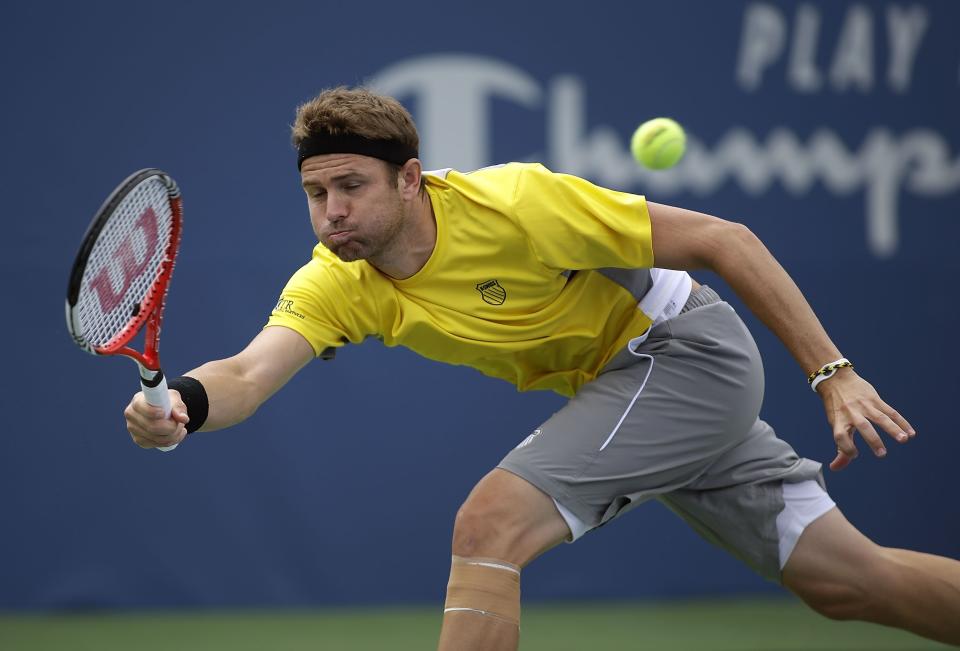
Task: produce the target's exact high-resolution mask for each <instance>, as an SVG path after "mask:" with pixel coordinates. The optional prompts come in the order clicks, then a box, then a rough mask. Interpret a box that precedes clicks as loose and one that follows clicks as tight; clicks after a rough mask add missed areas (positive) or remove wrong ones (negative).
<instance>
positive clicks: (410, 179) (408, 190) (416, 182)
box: [397, 158, 423, 199]
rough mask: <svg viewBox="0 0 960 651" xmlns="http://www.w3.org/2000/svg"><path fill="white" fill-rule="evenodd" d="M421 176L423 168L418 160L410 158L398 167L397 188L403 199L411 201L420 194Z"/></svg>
mask: <svg viewBox="0 0 960 651" xmlns="http://www.w3.org/2000/svg"><path fill="white" fill-rule="evenodd" d="M422 175H423V166H422V165H421V164H420V159H418V158H411V159H410V160H408V161H407V162H406V163H404V164H403V165H401V166H400V174H399V178H398V180H397V187H398V189H399V190H400V194H401V196H403V198H404V199H413V198H414V197H416V196H417V195H418V194H419V193H420V177H421V176H422Z"/></svg>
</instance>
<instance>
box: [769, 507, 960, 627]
mask: <svg viewBox="0 0 960 651" xmlns="http://www.w3.org/2000/svg"><path fill="white" fill-rule="evenodd" d="M783 584H784V585H785V586H786V587H787V588H789V589H790V590H791V591H792V592H794V593H795V594H796V595H797V596H799V597H800V598H801V599H803V600H804V601H805V602H806V603H807V604H808V605H809V606H810V607H812V608H813V609H814V610H816V611H817V612H819V613H821V614H822V615H825V616H827V617H830V618H831V619H841V620H845V619H859V620H864V621H868V622H874V623H877V624H884V625H886V626H895V627H897V628H902V629H906V630H908V631H912V632H914V633H916V634H917V635H922V636H924V637H928V638H931V639H934V640H938V641H940V642H946V643H947V644H956V645H960V562H958V561H955V560H951V559H948V558H943V557H941V556H933V555H931V554H921V553H918V552H912V551H907V550H903V549H890V548H886V547H880V546H878V545H876V544H874V543H873V542H871V541H870V540H869V539H868V538H867V537H866V536H864V535H863V534H861V533H860V532H859V531H857V530H856V529H855V528H854V527H853V525H851V524H850V523H849V522H848V521H847V519H846V518H844V517H843V514H842V513H840V511H839V510H838V509H832V510H831V511H829V512H827V513H826V514H825V515H823V516H821V517H820V518H819V519H817V520H815V521H814V522H812V523H811V524H810V525H808V526H807V528H806V529H805V530H804V532H803V534H801V536H800V539H799V540H798V542H797V545H796V547H795V548H794V550H793V553H792V554H791V555H790V558H789V560H788V561H787V564H786V566H785V567H784V568H783Z"/></svg>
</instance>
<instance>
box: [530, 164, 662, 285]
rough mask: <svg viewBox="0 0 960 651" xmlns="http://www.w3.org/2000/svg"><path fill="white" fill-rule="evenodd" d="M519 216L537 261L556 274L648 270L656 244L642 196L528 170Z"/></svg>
mask: <svg viewBox="0 0 960 651" xmlns="http://www.w3.org/2000/svg"><path fill="white" fill-rule="evenodd" d="M514 206H515V214H516V217H517V220H518V222H519V224H520V227H521V228H523V229H524V230H525V231H526V233H527V236H528V237H529V240H530V246H531V248H532V249H533V251H534V254H535V255H536V256H537V258H538V259H539V260H540V261H541V262H542V263H543V264H545V265H547V266H550V267H554V268H557V269H573V270H577V269H599V268H604V267H618V268H649V267H652V266H653V243H652V236H651V229H650V215H649V213H648V212H647V202H646V199H645V198H644V197H642V196H639V195H635V194H628V193H625V192H617V191H615V190H609V189H607V188H601V187H598V186H596V185H593V184H592V183H590V182H589V181H586V180H584V179H581V178H578V177H575V176H570V175H567V174H556V173H554V172H551V171H549V170H548V169H546V168H545V167H543V166H542V165H525V166H524V167H523V170H522V171H521V173H520V175H519V178H518V181H517V187H516V190H515V196H514Z"/></svg>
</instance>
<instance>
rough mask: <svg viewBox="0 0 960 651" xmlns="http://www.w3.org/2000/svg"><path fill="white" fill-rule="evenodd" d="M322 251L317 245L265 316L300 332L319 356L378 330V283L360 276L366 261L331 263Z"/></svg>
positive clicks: (270, 321) (360, 339)
mask: <svg viewBox="0 0 960 651" xmlns="http://www.w3.org/2000/svg"><path fill="white" fill-rule="evenodd" d="M318 246H321V245H318ZM324 257H325V256H324V253H323V252H321V251H315V252H314V256H313V258H312V259H311V260H310V262H308V263H307V264H305V265H304V266H303V267H301V268H300V269H299V270H297V272H296V273H294V274H293V276H292V277H291V278H290V280H289V281H288V282H287V285H286V287H284V289H283V292H282V293H281V294H280V299H279V300H278V301H277V305H276V307H274V309H273V312H271V314H270V318H269V320H268V321H267V327H270V326H277V325H279V326H285V327H287V328H290V329H291V330H294V331H296V332H298V333H299V334H301V335H303V337H304V338H305V339H306V340H307V341H308V342H310V345H311V346H312V347H313V350H314V354H316V355H317V356H319V355H320V354H321V353H323V351H325V350H327V349H328V348H330V347H334V348H336V347H340V346H343V345H344V344H345V343H348V342H349V343H360V342H361V341H363V340H364V339H365V338H366V337H368V336H370V335H375V334H376V333H377V330H378V328H377V323H378V311H377V300H376V297H375V296H374V294H375V293H376V292H375V290H376V289H377V286H378V284H382V283H376V282H374V283H367V282H363V281H362V280H361V276H362V275H364V273H366V272H368V269H366V268H364V267H365V266H366V265H365V263H361V262H358V263H350V264H348V265H330V264H327V263H326V261H325V259H324Z"/></svg>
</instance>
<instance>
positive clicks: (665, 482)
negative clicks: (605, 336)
mask: <svg viewBox="0 0 960 651" xmlns="http://www.w3.org/2000/svg"><path fill="white" fill-rule="evenodd" d="M763 385H764V380H763V366H762V363H761V360H760V353H759V351H758V350H757V346H756V344H755V343H754V341H753V337H751V335H750V333H749V332H748V331H747V327H746V325H744V323H743V321H741V320H740V318H739V317H738V316H737V314H736V312H735V311H734V310H733V308H732V307H730V305H728V304H727V303H725V302H723V301H721V300H720V297H719V296H717V294H716V292H714V291H713V290H712V289H710V288H709V287H706V286H704V287H700V288H699V289H697V290H695V291H694V292H693V293H692V294H691V296H690V298H689V299H688V301H687V304H686V306H685V307H684V309H683V311H682V312H681V313H680V314H678V315H677V316H676V317H674V318H673V319H670V320H669V321H666V322H663V323H660V324H658V325H656V326H654V327H653V328H652V329H651V330H650V334H649V337H648V338H647V339H646V340H645V341H643V342H642V343H640V344H639V345H636V346H634V345H631V346H630V347H628V348H626V349H624V350H623V351H621V352H620V353H619V354H618V355H617V356H616V357H615V358H614V359H613V360H612V361H611V362H610V363H609V364H608V365H607V366H606V367H605V368H604V370H603V372H602V373H601V374H600V375H599V376H598V377H597V378H596V379H595V380H594V381H593V382H590V383H588V384H586V385H584V386H583V387H582V388H581V389H580V391H579V392H578V393H577V395H576V396H575V397H573V398H572V399H571V400H570V401H569V402H568V403H567V404H566V405H565V406H564V407H563V408H562V409H560V410H559V411H558V412H557V413H555V414H554V415H553V416H551V417H550V419H549V420H547V421H546V422H545V423H543V424H542V425H541V426H540V427H539V428H537V429H536V430H535V431H534V433H533V434H531V435H530V436H528V437H527V438H526V439H524V440H523V441H522V442H521V443H520V445H519V446H517V447H516V448H515V449H514V450H512V451H511V452H510V453H509V454H507V456H506V457H504V459H503V460H502V461H501V462H500V464H499V467H500V468H502V469H504V470H507V471H509V472H511V473H514V474H516V475H518V476H520V477H522V478H524V479H526V480H527V481H529V482H530V483H531V484H533V485H534V486H536V487H537V488H539V489H540V490H542V491H544V492H545V493H547V494H548V495H550V496H551V497H553V498H554V500H555V502H556V503H557V505H558V508H559V509H560V512H561V514H564V516H565V518H566V519H567V521H568V523H570V522H571V520H573V521H579V523H580V524H582V525H584V526H571V531H572V534H573V538H576V537H578V536H579V535H581V534H582V533H584V532H585V531H587V530H590V529H593V528H595V527H598V526H600V525H603V524H605V523H607V522H609V521H610V520H612V519H613V518H616V517H618V516H620V515H622V514H624V513H626V512H627V511H629V510H630V509H632V508H634V507H636V506H638V505H639V504H641V503H643V502H644V501H646V500H649V499H657V500H659V501H660V502H662V503H663V504H664V505H666V506H667V507H668V508H670V509H671V510H672V511H674V512H675V513H677V514H678V515H679V516H680V517H682V518H683V519H684V520H686V521H687V522H688V523H689V524H690V525H691V526H693V528H694V529H695V530H696V531H697V532H698V533H699V534H700V535H702V536H703V537H704V538H706V539H707V540H709V541H710V542H712V543H714V544H717V545H719V546H721V547H722V548H724V549H726V550H727V551H729V552H731V553H732V554H733V555H734V556H736V557H738V558H740V559H741V560H743V561H744V562H746V563H747V564H748V565H749V566H751V567H752V568H753V569H754V570H756V571H757V572H759V573H760V574H761V575H762V576H764V577H765V578H767V579H770V580H772V581H777V582H779V581H780V570H781V567H782V563H781V556H782V553H783V551H782V547H781V538H782V532H778V526H777V517H778V515H779V514H781V512H784V511H785V502H784V490H783V485H784V484H785V483H786V484H800V483H801V482H809V481H810V480H813V481H815V482H816V483H817V484H819V487H818V486H815V485H814V486H813V488H814V489H815V492H816V493H817V494H819V495H820V496H821V501H822V500H826V501H827V502H829V498H828V497H827V496H826V494H825V493H824V491H823V490H822V488H823V477H822V474H821V469H820V464H819V463H816V462H814V461H811V460H809V459H802V458H800V457H798V456H797V454H796V453H795V452H794V450H793V448H792V447H790V445H789V444H787V443H786V442H784V441H782V440H780V439H778V438H777V437H776V434H775V433H774V431H773V429H772V428H771V427H770V426H769V425H768V424H767V423H765V422H764V421H762V420H760V419H759V418H758V415H759V413H760V404H761V402H762V401H763ZM829 506H832V502H830V503H829ZM819 508H820V511H819V512H818V515H819V514H820V513H822V512H823V510H824V508H827V507H825V506H824V507H819ZM570 514H572V516H574V517H573V518H571V517H568V516H569V515H570ZM804 526H805V525H804ZM577 529H579V531H578V530H577ZM797 535H799V533H798V534H797ZM790 549H792V546H791V547H790ZM784 562H785V559H784Z"/></svg>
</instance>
